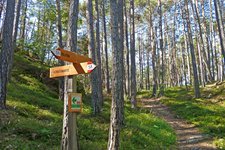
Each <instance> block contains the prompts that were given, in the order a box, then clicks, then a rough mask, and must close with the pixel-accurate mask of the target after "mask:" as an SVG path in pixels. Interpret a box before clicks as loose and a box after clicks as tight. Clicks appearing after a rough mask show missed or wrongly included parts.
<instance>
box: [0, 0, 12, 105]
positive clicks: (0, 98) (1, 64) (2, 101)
mask: <svg viewBox="0 0 225 150" xmlns="http://www.w3.org/2000/svg"><path fill="white" fill-rule="evenodd" d="M14 12H15V0H8V1H7V6H6V17H5V21H4V24H3V33H2V50H1V51H0V109H5V108H6V94H7V82H8V70H9V61H10V58H11V56H12V55H13V54H12V49H13V48H14V46H13V20H14Z"/></svg>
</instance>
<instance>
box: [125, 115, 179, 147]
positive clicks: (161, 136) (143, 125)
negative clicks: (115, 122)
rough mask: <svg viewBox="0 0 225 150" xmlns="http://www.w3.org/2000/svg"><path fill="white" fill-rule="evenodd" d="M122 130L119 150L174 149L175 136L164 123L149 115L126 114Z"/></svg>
mask: <svg viewBox="0 0 225 150" xmlns="http://www.w3.org/2000/svg"><path fill="white" fill-rule="evenodd" d="M126 116H127V117H126V125H125V127H124V128H123V130H122V133H121V134H122V137H121V140H122V141H121V149H134V150H135V149H148V150H149V149H156V148H157V149H159V148H164V149H166V148H167V149H169V148H171V147H174V145H175V143H176V136H175V133H174V131H173V129H172V128H171V127H170V126H169V125H168V124H167V123H165V122H164V121H162V120H161V119H159V118H156V117H154V116H153V115H151V114H146V113H140V112H139V111H133V112H132V113H129V114H128V113H127V114H126Z"/></svg>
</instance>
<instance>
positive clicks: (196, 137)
mask: <svg viewBox="0 0 225 150" xmlns="http://www.w3.org/2000/svg"><path fill="white" fill-rule="evenodd" d="M141 103H142V107H143V108H145V109H150V111H151V113H153V114H154V115H156V116H158V117H160V118H163V119H164V120H165V121H166V122H168V123H169V124H170V125H171V126H172V128H173V129H174V131H175V132H176V135H177V149H179V150H216V148H215V146H213V144H212V139H211V138H210V137H209V136H208V135H206V134H203V133H201V132H200V131H199V129H198V128H197V127H195V126H194V125H193V124H189V123H187V122H186V121H185V120H183V119H180V118H178V116H176V115H175V114H173V113H172V112H171V111H170V109H169V107H167V106H165V105H163V104H161V103H160V99H159V98H156V99H141Z"/></svg>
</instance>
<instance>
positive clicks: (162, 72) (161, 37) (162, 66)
mask: <svg viewBox="0 0 225 150" xmlns="http://www.w3.org/2000/svg"><path fill="white" fill-rule="evenodd" d="M158 7H159V8H158V9H159V10H158V11H159V30H160V39H159V44H160V45H159V46H160V51H161V73H160V74H161V84H160V91H159V96H163V95H164V50H163V31H162V3H161V0H158Z"/></svg>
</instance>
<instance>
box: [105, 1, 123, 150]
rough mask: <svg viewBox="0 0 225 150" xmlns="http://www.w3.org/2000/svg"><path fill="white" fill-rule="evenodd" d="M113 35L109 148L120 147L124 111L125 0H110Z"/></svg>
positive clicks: (111, 149)
mask: <svg viewBox="0 0 225 150" xmlns="http://www.w3.org/2000/svg"><path fill="white" fill-rule="evenodd" d="M110 16H111V37H112V51H113V79H112V81H113V83H112V84H113V86H112V105H111V117H110V129H109V139H108V150H118V149H119V136H120V126H121V122H122V118H121V116H122V115H121V114H122V113H123V112H122V111H123V106H121V104H123V97H124V95H123V79H124V78H123V71H124V68H123V49H121V47H123V31H122V30H123V28H122V27H123V18H122V17H123V0H118V2H117V1H115V0H110Z"/></svg>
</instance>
